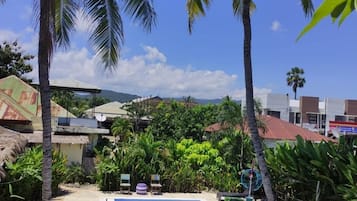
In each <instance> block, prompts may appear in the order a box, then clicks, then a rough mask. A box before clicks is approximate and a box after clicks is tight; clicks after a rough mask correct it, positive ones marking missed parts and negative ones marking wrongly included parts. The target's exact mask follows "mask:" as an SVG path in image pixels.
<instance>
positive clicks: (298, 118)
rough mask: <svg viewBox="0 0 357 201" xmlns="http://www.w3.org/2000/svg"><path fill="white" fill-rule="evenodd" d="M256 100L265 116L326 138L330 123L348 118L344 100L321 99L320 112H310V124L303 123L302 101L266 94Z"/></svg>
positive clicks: (243, 102)
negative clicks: (321, 134) (303, 128)
mask: <svg viewBox="0 0 357 201" xmlns="http://www.w3.org/2000/svg"><path fill="white" fill-rule="evenodd" d="M254 98H255V99H257V100H259V101H260V102H261V106H262V110H263V114H265V115H270V116H275V117H278V118H280V119H282V120H284V121H288V122H290V123H294V124H296V125H299V126H302V127H305V128H308V129H309V130H311V131H315V132H320V133H324V134H325V135H326V136H327V135H328V133H329V132H330V133H331V131H330V125H329V122H330V121H336V120H338V118H343V117H346V116H347V115H345V100H343V99H333V98H325V99H319V103H318V111H319V112H318V113H316V112H311V113H309V112H308V113H307V115H308V117H309V122H308V123H306V122H305V123H302V115H301V110H302V109H301V108H300V106H301V105H300V100H290V99H289V96H288V95H287V94H264V95H259V96H255V97H254ZM242 104H245V101H242ZM310 120H311V121H310ZM336 137H338V136H336Z"/></svg>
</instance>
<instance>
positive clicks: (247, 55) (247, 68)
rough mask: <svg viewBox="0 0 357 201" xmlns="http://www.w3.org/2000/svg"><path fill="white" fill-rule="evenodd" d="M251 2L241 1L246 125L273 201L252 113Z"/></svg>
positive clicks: (248, 0) (247, 0)
mask: <svg viewBox="0 0 357 201" xmlns="http://www.w3.org/2000/svg"><path fill="white" fill-rule="evenodd" d="M250 2H251V0H244V1H243V26H244V72H245V88H246V104H247V116H248V125H249V130H250V133H251V138H252V142H253V146H254V150H255V154H256V157H257V160H258V166H259V169H260V172H261V174H262V178H263V187H264V192H265V195H266V197H267V200H268V201H274V200H275V196H274V192H273V189H272V185H271V181H270V175H269V171H268V167H267V164H266V162H265V156H264V152H263V146H262V143H261V141H260V137H259V133H258V128H257V122H256V119H255V113H254V99H253V76H252V60H251V37H252V34H251V24H250V12H249V5H250Z"/></svg>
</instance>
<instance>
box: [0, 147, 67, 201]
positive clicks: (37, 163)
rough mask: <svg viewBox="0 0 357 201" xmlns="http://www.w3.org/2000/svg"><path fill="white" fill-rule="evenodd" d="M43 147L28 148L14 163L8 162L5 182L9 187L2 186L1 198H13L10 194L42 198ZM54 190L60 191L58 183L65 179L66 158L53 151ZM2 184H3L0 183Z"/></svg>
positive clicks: (26, 198)
mask: <svg viewBox="0 0 357 201" xmlns="http://www.w3.org/2000/svg"><path fill="white" fill-rule="evenodd" d="M42 158H43V154H42V147H41V146H37V147H33V148H30V149H28V150H27V151H26V152H25V153H24V154H23V155H21V156H20V157H19V158H18V159H17V160H16V161H15V162H14V163H7V164H6V171H7V173H8V175H7V177H6V180H5V183H7V184H9V185H8V187H9V189H11V190H10V192H9V191H8V189H6V188H0V200H4V201H6V200H11V198H10V196H11V195H10V194H13V195H17V196H19V197H22V198H23V199H25V200H40V199H41V186H42V176H41V174H42ZM52 160H53V161H52V191H53V192H54V193H56V192H57V191H58V185H59V184H60V183H62V182H63V181H64V176H65V173H66V159H65V158H64V157H63V156H62V155H61V154H59V153H58V152H53V158H52ZM0 185H1V184H0Z"/></svg>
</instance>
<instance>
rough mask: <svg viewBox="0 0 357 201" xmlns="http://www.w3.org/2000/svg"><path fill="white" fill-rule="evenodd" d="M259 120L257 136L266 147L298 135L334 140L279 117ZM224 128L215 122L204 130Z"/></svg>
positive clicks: (306, 138) (265, 116)
mask: <svg viewBox="0 0 357 201" xmlns="http://www.w3.org/2000/svg"><path fill="white" fill-rule="evenodd" d="M260 121H262V122H263V124H264V129H259V136H260V137H261V138H262V139H263V142H264V143H265V144H266V145H267V146H268V147H274V146H275V145H276V144H277V143H283V142H291V143H293V142H295V141H296V137H297V136H298V135H300V136H301V137H302V138H303V139H304V140H308V141H312V142H321V141H326V142H327V141H333V142H336V141H335V140H333V139H331V138H328V137H326V136H323V135H320V134H319V133H316V132H312V131H310V130H308V129H306V128H302V127H299V126H296V125H294V124H292V123H289V122H286V121H284V120H281V119H279V118H276V117H273V116H270V115H262V116H261V117H260ZM222 129H224V126H222V125H221V124H220V123H215V124H212V125H210V126H208V127H207V128H206V129H205V131H206V132H209V133H215V132H218V131H220V130H222ZM236 129H237V130H241V128H240V127H239V126H237V127H236ZM244 131H245V133H249V129H248V127H247V126H246V127H245V128H244Z"/></svg>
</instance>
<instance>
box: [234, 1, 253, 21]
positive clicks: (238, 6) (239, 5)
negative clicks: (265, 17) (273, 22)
mask: <svg viewBox="0 0 357 201" xmlns="http://www.w3.org/2000/svg"><path fill="white" fill-rule="evenodd" d="M255 9H256V5H255V3H254V2H253V1H250V13H252V12H253V11H254V10H255ZM233 14H234V15H235V16H238V17H241V16H242V14H243V1H241V0H233Z"/></svg>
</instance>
